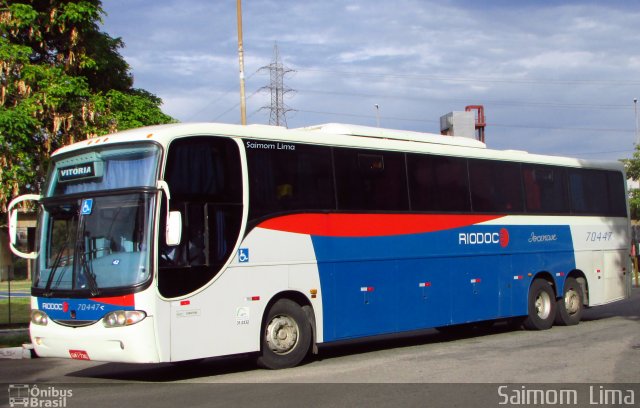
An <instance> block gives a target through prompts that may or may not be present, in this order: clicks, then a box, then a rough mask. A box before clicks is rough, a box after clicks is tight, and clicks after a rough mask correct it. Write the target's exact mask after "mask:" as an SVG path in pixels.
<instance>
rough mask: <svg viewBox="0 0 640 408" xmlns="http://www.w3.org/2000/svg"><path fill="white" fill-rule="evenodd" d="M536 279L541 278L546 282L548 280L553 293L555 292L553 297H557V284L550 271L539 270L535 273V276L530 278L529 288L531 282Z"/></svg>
mask: <svg viewBox="0 0 640 408" xmlns="http://www.w3.org/2000/svg"><path fill="white" fill-rule="evenodd" d="M536 279H543V280H546V281H547V282H549V285H551V288H552V289H553V293H554V294H555V297H556V298H557V297H558V288H557V284H556V280H555V279H553V275H552V274H551V272H547V271H540V272H538V273H536V274H535V276H534V277H533V278H532V279H531V283H530V284H529V288H531V285H532V284H533V282H534V281H535V280H536Z"/></svg>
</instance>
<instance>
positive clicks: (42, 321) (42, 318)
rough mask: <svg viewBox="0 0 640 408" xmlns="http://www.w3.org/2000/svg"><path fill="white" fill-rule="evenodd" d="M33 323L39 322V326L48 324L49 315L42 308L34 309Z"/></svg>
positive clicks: (32, 313) (32, 314)
mask: <svg viewBox="0 0 640 408" xmlns="http://www.w3.org/2000/svg"><path fill="white" fill-rule="evenodd" d="M31 323H33V324H37V325H38V326H46V325H47V323H49V317H48V316H47V314H46V313H45V312H43V311H42V310H37V309H36V310H32V311H31Z"/></svg>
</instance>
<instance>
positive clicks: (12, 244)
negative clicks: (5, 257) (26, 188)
mask: <svg viewBox="0 0 640 408" xmlns="http://www.w3.org/2000/svg"><path fill="white" fill-rule="evenodd" d="M41 198H42V196H40V195H37V194H25V195H21V196H20V197H16V198H14V199H13V200H11V202H10V203H9V205H8V206H7V213H8V218H9V219H8V221H9V249H11V252H13V253H14V254H15V255H16V256H19V257H20V258H25V259H35V258H36V257H37V256H38V254H37V253H36V252H29V253H25V252H22V251H20V250H19V249H18V248H16V244H17V243H18V209H17V208H14V207H15V206H16V205H17V204H19V203H21V202H23V201H39V200H40V199H41Z"/></svg>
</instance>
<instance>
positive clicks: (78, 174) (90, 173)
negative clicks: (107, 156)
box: [58, 162, 97, 183]
mask: <svg viewBox="0 0 640 408" xmlns="http://www.w3.org/2000/svg"><path fill="white" fill-rule="evenodd" d="M96 176H97V175H96V168H95V163H94V162H88V163H79V164H76V165H73V166H69V167H62V168H59V169H58V182H59V183H65V182H69V181H76V180H81V179H87V178H94V177H96Z"/></svg>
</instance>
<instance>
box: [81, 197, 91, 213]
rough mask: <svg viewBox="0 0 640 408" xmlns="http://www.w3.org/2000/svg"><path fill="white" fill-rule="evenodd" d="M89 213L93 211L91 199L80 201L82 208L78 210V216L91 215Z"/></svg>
mask: <svg viewBox="0 0 640 408" xmlns="http://www.w3.org/2000/svg"><path fill="white" fill-rule="evenodd" d="M91 211H93V198H87V199H86V200H82V207H81V208H80V214H81V215H91Z"/></svg>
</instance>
